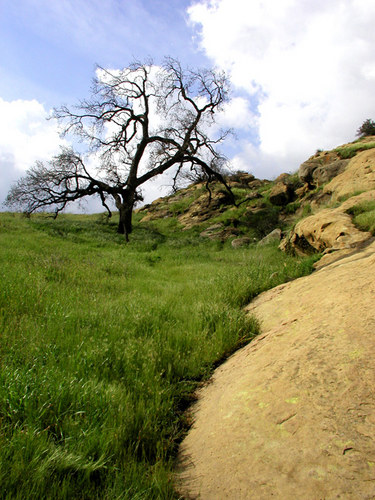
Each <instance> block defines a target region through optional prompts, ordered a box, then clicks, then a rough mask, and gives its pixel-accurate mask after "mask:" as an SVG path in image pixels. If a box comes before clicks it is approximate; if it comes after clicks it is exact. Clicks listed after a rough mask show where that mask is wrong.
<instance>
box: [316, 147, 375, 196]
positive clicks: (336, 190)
mask: <svg viewBox="0 0 375 500" xmlns="http://www.w3.org/2000/svg"><path fill="white" fill-rule="evenodd" d="M372 189H375V148H374V149H368V150H367V151H362V152H360V153H357V155H356V156H355V157H354V158H352V159H351V160H350V162H349V164H348V165H347V167H346V168H345V170H344V171H343V172H341V173H340V174H339V175H337V176H336V177H334V178H333V179H332V180H331V182H329V183H328V184H327V185H326V186H324V192H325V193H327V194H330V195H332V197H333V198H334V199H339V198H341V197H346V196H351V195H352V194H353V193H358V192H360V191H370V190H372Z"/></svg>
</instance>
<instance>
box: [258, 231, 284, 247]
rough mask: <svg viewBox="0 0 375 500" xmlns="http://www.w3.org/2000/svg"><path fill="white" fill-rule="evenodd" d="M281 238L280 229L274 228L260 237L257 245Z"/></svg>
mask: <svg viewBox="0 0 375 500" xmlns="http://www.w3.org/2000/svg"><path fill="white" fill-rule="evenodd" d="M280 240H281V229H279V228H276V229H274V230H273V231H271V232H270V233H269V234H267V236H265V237H264V238H262V239H261V240H260V241H259V243H258V245H268V244H269V243H272V242H274V241H280Z"/></svg>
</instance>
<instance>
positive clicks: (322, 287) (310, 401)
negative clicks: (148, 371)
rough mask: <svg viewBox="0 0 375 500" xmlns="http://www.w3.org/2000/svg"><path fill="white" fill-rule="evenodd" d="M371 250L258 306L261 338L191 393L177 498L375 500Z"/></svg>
mask: <svg viewBox="0 0 375 500" xmlns="http://www.w3.org/2000/svg"><path fill="white" fill-rule="evenodd" d="M374 275H375V243H374V244H372V245H371V246H369V247H367V248H366V249H364V250H363V251H362V252H361V253H359V254H358V253H357V254H355V255H352V256H350V257H346V258H345V259H342V260H340V261H339V262H337V263H334V264H331V265H330V266H327V267H326V268H324V269H322V270H320V271H317V272H315V273H313V274H312V275H311V276H307V277H303V278H300V279H298V280H295V281H293V282H291V283H286V284H283V285H280V286H278V287H276V288H274V289H272V290H269V291H268V292H265V293H263V294H261V295H260V296H259V297H257V298H256V299H255V300H254V301H253V302H252V304H251V305H250V307H249V312H250V313H251V314H255V316H256V317H257V318H258V319H259V320H260V322H261V325H262V334H261V335H260V336H259V337H257V338H256V339H255V340H254V341H253V342H251V343H250V344H249V345H248V346H246V347H244V348H243V349H241V350H240V351H238V352H237V353H235V354H234V355H233V356H232V357H231V358H229V360H228V361H227V362H226V363H225V364H223V365H221V366H220V367H219V368H218V369H217V370H216V371H215V374H214V376H213V379H212V381H211V383H210V384H207V385H206V386H204V387H203V388H202V389H201V390H200V391H199V394H198V403H197V405H196V406H195V409H194V410H195V411H194V415H193V416H194V425H193V427H192V429H191V431H190V433H189V434H188V436H187V437H186V439H185V440H184V442H183V443H182V445H181V449H180V455H179V457H180V464H181V469H180V474H179V475H178V480H179V481H180V490H179V491H180V493H181V495H182V496H183V497H184V498H202V499H205V500H213V499H215V500H216V499H224V498H225V499H238V500H258V499H260V500H268V499H270V498H272V499H274V500H286V499H299V500H320V499H327V500H328V499H334V498H342V499H358V500H359V499H372V498H375V467H374V464H375V448H374V442H373V436H374V434H375V375H374V374H375V338H374V328H375V314H374V307H373V302H374V293H375V288H374Z"/></svg>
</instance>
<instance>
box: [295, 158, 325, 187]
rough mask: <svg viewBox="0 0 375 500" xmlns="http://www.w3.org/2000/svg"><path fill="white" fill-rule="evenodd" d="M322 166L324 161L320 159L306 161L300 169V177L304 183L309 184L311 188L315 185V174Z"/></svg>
mask: <svg viewBox="0 0 375 500" xmlns="http://www.w3.org/2000/svg"><path fill="white" fill-rule="evenodd" d="M321 165H322V161H321V159H320V158H313V159H310V160H307V161H305V162H304V163H302V165H301V166H300V167H299V170H298V177H299V178H300V180H301V181H302V182H303V183H306V184H308V185H309V186H311V185H313V173H314V170H316V169H317V168H318V167H320V166H321Z"/></svg>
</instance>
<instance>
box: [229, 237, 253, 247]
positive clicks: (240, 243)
mask: <svg viewBox="0 0 375 500" xmlns="http://www.w3.org/2000/svg"><path fill="white" fill-rule="evenodd" d="M252 242H253V240H252V239H251V238H248V237H247V236H243V237H242V238H236V239H234V240H233V241H232V243H231V245H232V247H233V248H240V247H246V246H248V245H250V244H251V243H252Z"/></svg>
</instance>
